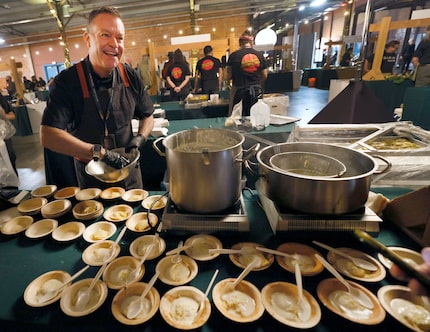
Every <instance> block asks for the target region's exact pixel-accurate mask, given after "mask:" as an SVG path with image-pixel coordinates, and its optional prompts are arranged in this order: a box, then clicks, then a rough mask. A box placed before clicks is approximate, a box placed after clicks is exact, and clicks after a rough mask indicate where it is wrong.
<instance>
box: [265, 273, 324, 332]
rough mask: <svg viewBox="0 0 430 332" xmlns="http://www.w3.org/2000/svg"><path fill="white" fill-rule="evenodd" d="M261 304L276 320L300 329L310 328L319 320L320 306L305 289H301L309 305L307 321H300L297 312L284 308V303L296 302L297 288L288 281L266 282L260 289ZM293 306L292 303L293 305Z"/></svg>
mask: <svg viewBox="0 0 430 332" xmlns="http://www.w3.org/2000/svg"><path fill="white" fill-rule="evenodd" d="M261 296H262V300H263V305H264V307H265V308H266V310H267V312H268V313H269V314H270V315H271V316H272V317H273V318H275V319H276V320H277V321H278V322H280V323H282V324H284V325H287V326H291V327H294V328H300V329H310V328H312V327H314V326H316V325H317V324H318V323H319V321H320V320H321V308H320V306H319V304H318V302H317V301H316V300H315V298H314V297H313V296H312V295H311V294H310V293H309V292H307V291H306V290H303V297H304V298H305V299H306V300H307V301H308V302H309V304H310V306H311V316H310V318H309V319H308V320H307V321H301V320H300V319H299V318H298V317H297V313H296V312H294V309H296V308H297V304H295V308H291V309H292V311H288V310H286V309H287V308H286V305H285V303H293V304H294V303H297V302H295V301H297V298H298V289H297V286H296V285H294V284H290V283H288V282H282V281H276V282H272V283H270V284H267V285H266V286H264V287H263V289H262V290H261ZM293 307H294V305H293Z"/></svg>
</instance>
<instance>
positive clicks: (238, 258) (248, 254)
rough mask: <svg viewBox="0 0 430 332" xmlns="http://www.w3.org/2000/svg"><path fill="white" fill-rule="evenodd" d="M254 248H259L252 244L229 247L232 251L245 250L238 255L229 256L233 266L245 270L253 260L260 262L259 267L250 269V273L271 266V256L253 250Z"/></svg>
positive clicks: (272, 257) (272, 258) (258, 245)
mask: <svg viewBox="0 0 430 332" xmlns="http://www.w3.org/2000/svg"><path fill="white" fill-rule="evenodd" d="M256 247H261V245H260V244H258V243H254V242H240V243H236V244H235V245H233V246H232V247H231V249H233V250H236V249H237V250H240V249H242V248H245V251H244V252H243V253H240V254H230V255H229V257H230V260H231V261H232V262H233V264H234V265H236V266H237V267H240V268H241V269H244V268H246V267H247V266H248V265H249V264H250V263H251V262H252V261H253V260H254V259H255V258H259V259H260V260H261V262H260V265H258V266H256V267H255V268H253V269H252V271H262V270H265V269H267V268H269V266H270V265H272V264H273V262H274V261H275V258H274V256H273V255H272V254H268V253H265V252H262V251H259V250H257V249H255V248H256Z"/></svg>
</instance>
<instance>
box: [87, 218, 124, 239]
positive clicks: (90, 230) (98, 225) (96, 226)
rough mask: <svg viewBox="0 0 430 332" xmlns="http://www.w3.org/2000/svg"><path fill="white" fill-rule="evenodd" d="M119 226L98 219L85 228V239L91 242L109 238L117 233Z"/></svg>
mask: <svg viewBox="0 0 430 332" xmlns="http://www.w3.org/2000/svg"><path fill="white" fill-rule="evenodd" d="M116 230H117V228H116V226H115V224H114V223H111V222H109V221H98V222H95V223H93V224H91V225H90V226H88V227H87V228H86V229H85V232H84V240H85V241H87V242H90V243H94V242H99V241H103V240H107V239H109V238H110V237H111V236H112V235H114V234H115V232H116Z"/></svg>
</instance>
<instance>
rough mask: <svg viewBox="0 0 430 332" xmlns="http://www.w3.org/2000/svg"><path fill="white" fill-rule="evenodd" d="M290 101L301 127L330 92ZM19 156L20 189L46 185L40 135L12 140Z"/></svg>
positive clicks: (296, 95)
mask: <svg viewBox="0 0 430 332" xmlns="http://www.w3.org/2000/svg"><path fill="white" fill-rule="evenodd" d="M286 95H288V96H289V99H290V107H289V108H288V115H289V116H292V117H297V118H300V119H301V120H300V121H298V122H297V123H298V124H299V125H300V124H301V125H303V124H306V123H308V122H309V121H310V120H311V119H312V118H313V117H314V116H315V115H316V114H317V113H318V112H319V111H321V110H322V109H323V108H324V107H325V106H326V105H327V100H328V90H320V89H316V88H308V87H305V86H301V87H300V89H299V90H298V91H293V92H287V93H286ZM12 141H13V145H14V148H15V150H16V155H17V160H16V162H17V168H18V176H19V180H20V186H19V188H20V189H22V190H32V189H35V188H37V187H40V186H42V185H44V184H45V171H44V163H43V149H42V147H41V146H40V143H39V135H38V134H33V135H30V136H15V137H13V139H12Z"/></svg>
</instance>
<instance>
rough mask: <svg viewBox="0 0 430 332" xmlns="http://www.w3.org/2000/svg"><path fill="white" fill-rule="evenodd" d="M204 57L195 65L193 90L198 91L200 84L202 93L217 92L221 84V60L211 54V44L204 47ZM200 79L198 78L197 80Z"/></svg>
mask: <svg viewBox="0 0 430 332" xmlns="http://www.w3.org/2000/svg"><path fill="white" fill-rule="evenodd" d="M203 52H204V54H205V56H204V58H201V59H200V60H199V61H198V62H197V65H196V78H195V81H194V92H198V91H199V89H200V87H199V83H200V84H201V89H202V90H201V91H202V92H203V93H208V94H212V93H218V92H219V91H220V90H221V84H222V67H221V61H220V60H219V59H217V58H215V57H213V55H212V46H210V45H207V46H205V47H204V49H203ZM199 79H200V80H199Z"/></svg>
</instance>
